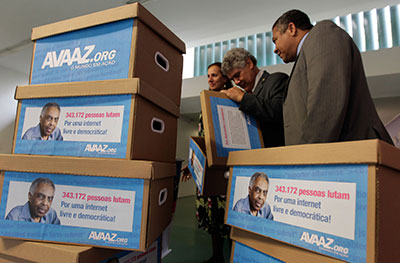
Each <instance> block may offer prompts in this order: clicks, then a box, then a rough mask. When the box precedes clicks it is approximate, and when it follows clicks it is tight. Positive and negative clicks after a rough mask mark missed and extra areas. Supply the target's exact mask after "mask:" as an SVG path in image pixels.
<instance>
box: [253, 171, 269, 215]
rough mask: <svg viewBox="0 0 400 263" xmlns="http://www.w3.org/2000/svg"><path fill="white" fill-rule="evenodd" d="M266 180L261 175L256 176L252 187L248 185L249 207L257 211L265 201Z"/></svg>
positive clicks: (266, 192) (266, 191)
mask: <svg viewBox="0 0 400 263" xmlns="http://www.w3.org/2000/svg"><path fill="white" fill-rule="evenodd" d="M268 187H269V186H268V182H267V180H265V178H263V177H258V178H257V179H256V180H255V182H254V185H253V187H249V196H250V209H251V210H252V211H257V212H258V211H259V210H260V209H261V208H262V207H263V206H264V203H265V200H266V199H267V194H268Z"/></svg>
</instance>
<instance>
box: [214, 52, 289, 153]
mask: <svg viewBox="0 0 400 263" xmlns="http://www.w3.org/2000/svg"><path fill="white" fill-rule="evenodd" d="M221 71H222V73H223V74H224V75H226V76H227V77H228V78H229V79H231V80H233V81H234V82H235V84H236V85H238V86H239V87H240V88H242V89H240V88H238V87H232V88H230V89H228V90H222V91H221V92H223V93H225V94H226V95H227V96H228V97H229V98H230V99H232V100H233V101H236V102H238V103H240V107H239V109H240V110H241V111H243V112H245V113H247V114H249V115H252V116H254V117H255V118H256V119H257V120H258V121H259V122H260V126H261V131H262V135H263V140H264V145H265V147H273V146H282V145H285V141H284V133H283V117H282V101H283V92H284V90H285V87H286V82H287V79H288V76H287V75H286V74H285V73H272V74H269V73H268V72H266V71H261V70H260V69H259V68H258V67H257V60H256V58H255V57H254V56H253V55H252V54H251V53H250V52H249V51H247V50H245V49H243V48H234V49H231V50H229V51H228V52H227V53H226V54H225V56H224V59H223V62H222V68H221Z"/></svg>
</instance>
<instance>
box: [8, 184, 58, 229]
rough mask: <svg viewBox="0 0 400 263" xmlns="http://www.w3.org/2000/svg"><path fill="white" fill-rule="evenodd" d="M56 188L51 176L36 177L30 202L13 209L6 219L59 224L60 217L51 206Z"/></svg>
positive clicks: (30, 190) (29, 194)
mask: <svg viewBox="0 0 400 263" xmlns="http://www.w3.org/2000/svg"><path fill="white" fill-rule="evenodd" d="M55 190H56V189H55V186H54V183H53V181H51V180H50V179H49V178H36V179H35V180H34V181H33V182H32V184H31V186H30V188H29V193H28V202H26V203H25V204H24V205H19V206H16V207H14V208H13V209H11V211H10V212H9V213H8V215H7V217H6V219H8V220H15V221H25V222H36V223H43V224H55V225H59V224H60V219H58V216H57V213H56V211H55V210H54V209H53V208H51V204H52V203H53V199H54V192H55Z"/></svg>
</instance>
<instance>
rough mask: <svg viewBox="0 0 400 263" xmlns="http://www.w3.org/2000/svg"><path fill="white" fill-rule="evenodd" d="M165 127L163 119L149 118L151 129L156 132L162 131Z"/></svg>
mask: <svg viewBox="0 0 400 263" xmlns="http://www.w3.org/2000/svg"><path fill="white" fill-rule="evenodd" d="M164 129H165V124H164V121H163V120H160V119H157V118H153V119H152V120H151V130H152V131H153V132H157V133H163V132H164Z"/></svg>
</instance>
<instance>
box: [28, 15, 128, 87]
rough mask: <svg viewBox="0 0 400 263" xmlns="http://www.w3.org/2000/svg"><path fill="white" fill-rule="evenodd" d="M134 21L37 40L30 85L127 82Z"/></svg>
mask: <svg viewBox="0 0 400 263" xmlns="http://www.w3.org/2000/svg"><path fill="white" fill-rule="evenodd" d="M132 32H133V19H126V20H121V21H117V22H112V23H108V24H104V25H99V26H94V27H90V28H85V29H80V30H76V31H72V32H68V33H63V34H59V35H54V36H50V37H47V38H42V39H38V40H37V41H36V46H35V54H34V60H33V67H32V80H31V84H43V83H59V82H72V81H89V80H106V79H121V78H127V77H128V74H129V60H130V54H131V43H132Z"/></svg>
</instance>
